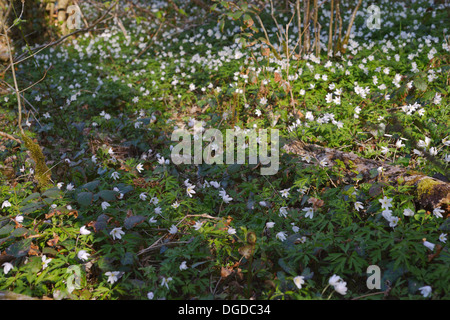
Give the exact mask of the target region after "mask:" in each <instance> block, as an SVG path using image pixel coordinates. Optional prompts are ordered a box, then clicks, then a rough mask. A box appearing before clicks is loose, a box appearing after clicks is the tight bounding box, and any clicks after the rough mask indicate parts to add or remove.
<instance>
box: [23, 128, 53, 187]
mask: <svg viewBox="0 0 450 320" xmlns="http://www.w3.org/2000/svg"><path fill="white" fill-rule="evenodd" d="M22 140H23V141H24V143H25V147H26V148H27V149H28V150H29V151H30V153H31V158H32V159H33V160H34V162H35V164H36V167H35V169H34V172H35V177H36V180H37V182H38V188H39V189H42V188H44V187H46V186H47V185H49V183H50V177H51V171H50V169H49V168H48V167H47V165H46V164H45V157H44V154H43V153H42V150H41V147H40V146H39V145H38V144H36V143H34V142H33V140H31V139H30V138H29V137H27V136H26V135H22Z"/></svg>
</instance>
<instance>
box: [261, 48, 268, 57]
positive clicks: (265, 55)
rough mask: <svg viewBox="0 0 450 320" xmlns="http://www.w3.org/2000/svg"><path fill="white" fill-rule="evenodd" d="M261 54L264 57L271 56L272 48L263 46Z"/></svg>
mask: <svg viewBox="0 0 450 320" xmlns="http://www.w3.org/2000/svg"><path fill="white" fill-rule="evenodd" d="M261 54H262V55H263V56H264V57H268V56H270V48H263V49H262V53H261Z"/></svg>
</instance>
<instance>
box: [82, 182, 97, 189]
mask: <svg viewBox="0 0 450 320" xmlns="http://www.w3.org/2000/svg"><path fill="white" fill-rule="evenodd" d="M99 184H100V181H99V180H94V181H91V182H88V183H85V184H83V185H82V186H81V188H82V189H88V190H89V191H94V190H95V189H97V187H98V185H99Z"/></svg>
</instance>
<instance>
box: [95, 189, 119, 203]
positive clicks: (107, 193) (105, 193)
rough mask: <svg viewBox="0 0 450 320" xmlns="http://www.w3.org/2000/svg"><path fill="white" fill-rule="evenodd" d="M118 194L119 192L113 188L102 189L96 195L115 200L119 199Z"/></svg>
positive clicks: (107, 199)
mask: <svg viewBox="0 0 450 320" xmlns="http://www.w3.org/2000/svg"><path fill="white" fill-rule="evenodd" d="M117 195H118V193H117V192H116V191H113V190H101V191H100V192H98V193H97V194H96V196H99V197H100V198H102V199H103V200H105V201H115V200H117V198H116V196H117Z"/></svg>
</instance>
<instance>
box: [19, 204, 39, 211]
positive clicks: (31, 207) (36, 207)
mask: <svg viewBox="0 0 450 320" xmlns="http://www.w3.org/2000/svg"><path fill="white" fill-rule="evenodd" d="M43 207H45V204H44V203H29V204H27V205H25V206H23V207H22V208H20V212H22V213H32V212H35V211H37V210H39V209H41V208H43Z"/></svg>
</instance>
